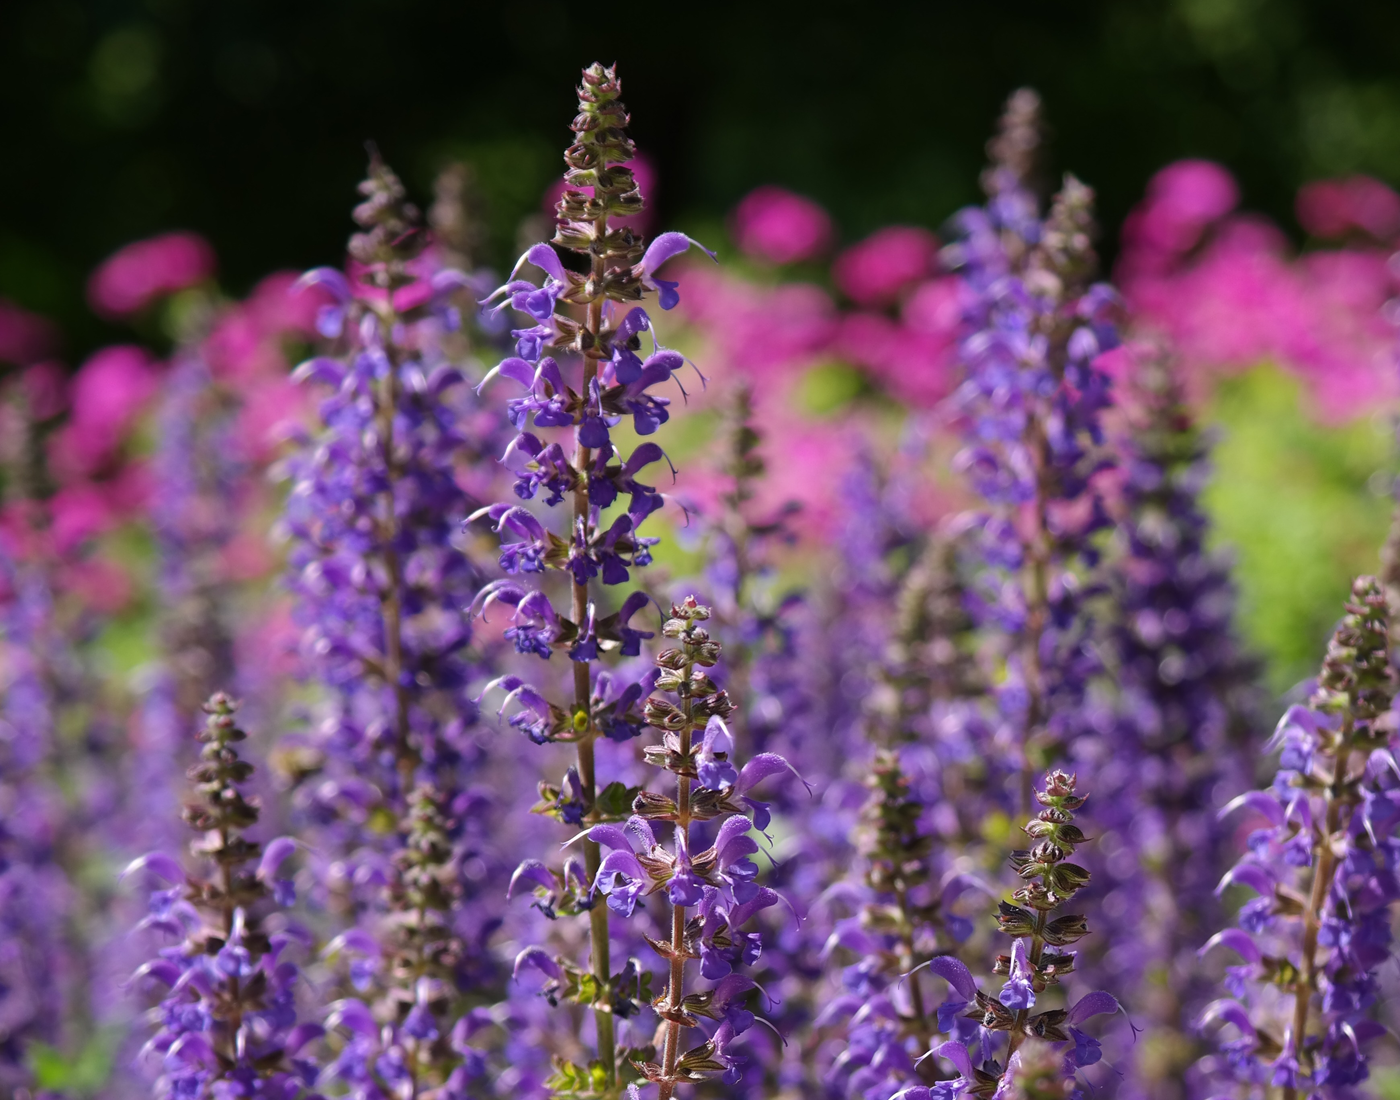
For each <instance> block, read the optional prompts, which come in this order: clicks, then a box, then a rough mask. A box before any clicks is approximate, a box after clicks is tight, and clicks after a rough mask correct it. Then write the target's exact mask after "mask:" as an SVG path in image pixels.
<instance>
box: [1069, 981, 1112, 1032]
mask: <svg viewBox="0 0 1400 1100" xmlns="http://www.w3.org/2000/svg"><path fill="white" fill-rule="evenodd" d="M1122 1011H1123V1006H1122V1005H1120V1004H1119V1003H1118V1001H1117V999H1116V998H1115V997H1114V996H1113V994H1111V993H1105V992H1104V991H1103V990H1102V989H1099V990H1095V991H1094V992H1093V993H1086V994H1084V996H1082V997H1080V998H1079V1000H1077V1001H1075V1002H1074V1007H1073V1008H1071V1009H1070V1010H1069V1015H1068V1016H1067V1017H1066V1019H1067V1020H1068V1021H1069V1022H1070V1023H1072V1024H1082V1023H1083V1022H1084V1021H1085V1020H1087V1019H1089V1018H1090V1017H1091V1016H1102V1015H1103V1014H1104V1013H1105V1012H1122Z"/></svg>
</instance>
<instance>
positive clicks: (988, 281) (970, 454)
mask: <svg viewBox="0 0 1400 1100" xmlns="http://www.w3.org/2000/svg"><path fill="white" fill-rule="evenodd" d="M1037 115H1038V101H1037V100H1035V97H1034V93H1029V92H1025V91H1023V92H1019V93H1017V95H1016V96H1014V97H1013V98H1012V100H1011V103H1010V105H1009V107H1008V112H1007V115H1006V117H1005V119H1004V120H1003V124H1002V133H1001V135H1000V136H999V138H998V139H997V140H996V141H995V142H993V144H992V151H993V153H994V157H995V163H994V165H993V167H992V168H991V169H990V170H989V172H988V173H987V175H986V177H985V179H984V183H985V185H986V186H987V189H988V202H987V205H986V206H985V207H981V208H974V209H970V210H965V211H963V212H962V213H961V214H960V215H959V224H960V228H961V230H962V234H963V236H962V239H961V240H960V241H959V242H958V243H957V244H956V245H954V246H951V248H950V251H949V258H950V260H951V261H952V262H953V263H954V264H955V265H956V266H957V268H958V269H959V271H960V273H961V276H962V279H963V282H964V285H965V286H966V289H967V294H968V298H969V305H968V309H967V315H966V318H965V324H966V330H967V335H966V336H965V338H964V339H963V341H962V343H961V359H962V363H963V367H964V370H965V379H964V381H963V382H962V384H961V385H960V387H959V389H958V392H957V395H956V401H957V404H958V406H959V408H960V409H961V411H962V414H963V416H964V417H965V420H966V425H967V429H966V430H967V446H966V448H965V449H964V450H963V451H962V452H961V453H960V454H959V456H958V459H957V465H958V466H959V468H960V469H962V470H963V471H964V472H965V473H966V475H967V477H968V479H969V481H970V482H971V484H972V487H973V488H974V489H975V490H976V491H977V493H979V494H980V495H981V496H982V497H983V498H984V499H985V500H986V501H987V503H988V504H989V505H990V506H991V510H990V511H989V512H988V513H986V514H984V515H982V516H980V517H978V520H977V525H978V529H979V530H978V534H979V543H980V545H979V546H978V552H979V554H980V557H981V564H982V566H983V568H982V570H981V572H980V574H979V575H978V576H977V578H976V579H975V583H974V584H973V586H972V589H971V593H970V595H971V597H972V606H973V610H974V612H975V614H976V616H977V618H978V620H979V622H980V623H981V624H982V625H983V626H985V627H988V628H991V629H994V630H996V631H997V632H999V633H1001V634H1002V635H1003V636H1004V639H1005V647H1004V648H1005V660H1006V670H1005V676H1004V679H1003V680H1002V682H1001V683H999V684H998V685H997V688H996V697H997V704H998V707H999V709H1000V712H1001V717H1002V725H1001V728H1000V730H999V731H998V733H997V736H996V750H995V751H996V754H997V755H998V756H1002V757H1005V758H1008V759H1010V760H1012V761H1014V762H1015V768H1016V770H1017V772H1018V773H1019V787H1020V791H1019V804H1020V805H1021V806H1022V808H1026V807H1028V806H1029V803H1030V795H1031V780H1032V778H1033V776H1034V774H1035V772H1036V771H1037V770H1038V769H1040V768H1043V767H1044V766H1045V765H1046V764H1047V763H1048V761H1049V760H1051V759H1054V758H1056V757H1058V756H1060V755H1062V754H1063V753H1064V752H1065V751H1066V750H1068V749H1070V748H1071V747H1072V745H1073V743H1074V741H1075V740H1076V738H1077V737H1079V736H1080V735H1081V734H1082V733H1083V732H1085V729H1084V726H1085V723H1084V718H1083V714H1084V712H1083V706H1082V703H1083V700H1084V693H1085V689H1086V685H1087V682H1088V679H1089V677H1091V676H1092V675H1093V674H1094V673H1095V672H1096V671H1097V670H1098V661H1097V659H1096V658H1095V656H1094V654H1093V651H1092V648H1091V647H1090V646H1088V645H1087V644H1086V640H1087V636H1088V630H1089V623H1088V619H1087V617H1086V615H1085V614H1084V603H1085V596H1086V593H1087V591H1089V590H1091V587H1092V586H1091V584H1089V583H1086V580H1087V579H1086V576H1085V572H1086V570H1088V569H1089V568H1091V567H1092V566H1094V565H1095V564H1096V562H1097V552H1096V550H1095V548H1094V546H1093V545H1092V543H1091V536H1092V535H1093V534H1094V533H1095V532H1096V531H1098V530H1101V529H1103V528H1104V527H1106V526H1107V525H1108V522H1109V520H1108V515H1107V513H1106V511H1105V510H1104V507H1103V502H1102V499H1101V495H1100V493H1099V491H1098V490H1097V488H1096V485H1095V480H1094V475H1095V474H1097V473H1099V472H1100V471H1101V470H1103V469H1104V468H1105V467H1106V466H1107V465H1108V464H1109V459H1108V457H1107V454H1106V451H1105V449H1104V447H1103V446H1102V444H1103V433H1102V429H1101V426H1100V415H1101V413H1102V411H1103V410H1104V409H1105V408H1106V407H1107V405H1108V404H1109V383H1108V378H1107V376H1106V375H1105V374H1104V373H1103V371H1102V370H1101V369H1099V367H1098V366H1096V365H1095V359H1096V358H1097V357H1098V356H1099V355H1100V353H1102V352H1104V351H1106V350H1108V349H1110V348H1112V347H1113V346H1114V345H1115V344H1116V343H1117V335H1116V332H1115V329H1114V326H1113V323H1112V317H1111V315H1112V309H1113V306H1114V303H1115V295H1114V293H1113V291H1112V290H1111V288H1109V287H1108V286H1106V285H1102V284H1100V285H1092V286H1091V285H1089V284H1088V279H1089V277H1090V276H1091V274H1092V271H1093V265H1094V254H1093V250H1092V246H1091V234H1092V231H1093V223H1092V213H1091V207H1092V201H1093V193H1092V192H1091V191H1090V190H1089V189H1088V188H1087V187H1085V186H1084V185H1083V184H1081V183H1080V182H1079V181H1078V180H1076V179H1074V177H1072V176H1068V177H1066V179H1065V184H1064V187H1063V189H1062V190H1061V191H1060V192H1059V194H1058V195H1057V196H1056V197H1055V200H1054V203H1053V205H1052V208H1051V210H1050V213H1049V215H1048V217H1047V218H1046V219H1045V220H1044V221H1042V220H1041V218H1040V215H1039V212H1038V208H1037V203H1036V200H1035V198H1034V196H1033V194H1032V192H1031V191H1030V189H1029V184H1028V180H1027V175H1028V172H1029V156H1028V151H1030V150H1033V149H1034V147H1035V146H1036V144H1038V141H1039V136H1038V118H1037Z"/></svg>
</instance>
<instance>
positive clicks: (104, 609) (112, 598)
mask: <svg viewBox="0 0 1400 1100" xmlns="http://www.w3.org/2000/svg"><path fill="white" fill-rule="evenodd" d="M56 580H57V583H58V585H59V586H61V587H62V589H63V591H65V592H71V593H73V594H74V595H76V596H77V598H78V600H79V602H80V603H82V604H83V605H84V606H86V607H89V608H91V609H92V610H93V611H96V612H98V613H99V614H102V615H114V614H116V613H117V612H118V611H121V610H122V608H124V607H126V605H127V604H128V603H130V602H131V595H132V583H131V575H130V574H129V573H128V572H127V571H126V570H125V569H124V568H122V566H120V565H119V564H117V563H116V562H114V561H111V560H109V559H107V558H84V559H82V560H80V561H72V562H68V563H66V564H65V565H63V566H62V567H61V568H60V569H59V570H58V572H57V577H56Z"/></svg>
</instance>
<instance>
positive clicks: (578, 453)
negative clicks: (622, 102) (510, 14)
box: [570, 215, 617, 1088]
mask: <svg viewBox="0 0 1400 1100" xmlns="http://www.w3.org/2000/svg"><path fill="white" fill-rule="evenodd" d="M607 226H608V220H607V217H606V215H605V216H603V217H601V218H599V219H598V221H597V223H596V224H595V226H594V233H595V234H596V236H597V239H602V238H603V237H604V236H606V235H607ZM592 274H593V281H594V283H595V284H597V283H601V282H602V278H603V275H604V262H603V257H602V256H601V255H597V254H595V255H594V256H593V272H592ZM587 328H588V332H589V333H591V334H592V336H593V346H592V347H591V348H589V349H588V354H587V356H586V357H585V359H584V361H583V394H584V399H585V400H587V399H588V395H589V393H590V391H591V389H592V386H593V383H594V381H595V380H596V379H597V377H598V360H597V358H595V356H596V355H598V354H601V351H600V346H601V341H600V340H599V334H600V333H601V332H602V329H603V302H602V299H601V298H600V299H597V300H595V301H593V302H590V303H589V305H588V320H587ZM592 462H593V452H592V450H591V449H590V448H588V447H584V446H582V445H578V446H577V447H576V448H575V451H574V470H575V471H576V478H577V479H576V482H575V485H574V490H573V530H572V531H571V532H570V537H571V538H573V537H578V538H582V539H583V542H584V545H585V546H587V544H588V537H589V534H590V532H589V529H588V512H589V509H588V468H589V466H590V465H591V464H592ZM572 595H573V600H572V604H571V611H572V614H573V620H574V622H575V623H577V624H578V628H579V630H582V629H583V628H584V624H585V623H586V622H587V621H588V585H587V584H579V583H578V582H577V581H575V582H574V584H573V593H572ZM573 671H574V713H575V715H583V716H584V718H585V719H586V720H587V722H588V727H587V729H586V730H585V731H584V732H583V734H582V736H581V737H580V739H579V741H578V746H577V752H578V774H579V785H580V786H581V787H582V796H581V797H582V799H583V812H584V816H585V818H588V817H590V816H591V815H592V813H593V806H594V803H595V802H596V800H597V797H598V776H597V767H596V764H595V760H594V753H593V741H594V737H595V736H596V731H595V730H594V729H593V720H592V717H591V715H590V713H589V698H590V696H591V694H592V684H591V682H590V678H589V674H588V673H589V662H587V661H575V662H574V669H573ZM583 860H584V866H585V869H586V870H587V872H588V879H589V881H590V882H592V881H594V880H596V878H597V875H598V867H599V866H600V865H601V863H602V852H601V851H600V849H599V847H598V844H597V842H596V841H592V840H587V839H585V840H584V842H583ZM588 931H589V941H590V944H589V947H590V965H591V967H592V971H593V978H594V980H595V981H596V982H597V985H598V989H599V991H600V992H599V996H600V997H601V998H602V1000H601V1001H600V1002H598V1003H595V1004H594V1006H593V1020H594V1027H595V1029H596V1031H597V1037H598V1061H600V1062H601V1063H602V1064H603V1072H604V1073H605V1074H606V1078H607V1084H608V1087H609V1088H611V1087H612V1086H613V1085H614V1084H615V1083H616V1079H617V1053H616V1049H615V1039H614V1035H613V1018H612V1003H611V998H610V993H609V990H608V982H609V979H610V977H611V974H612V959H611V945H610V943H609V940H608V910H607V907H606V906H603V905H595V906H594V907H593V908H592V909H591V910H590V911H589V914H588Z"/></svg>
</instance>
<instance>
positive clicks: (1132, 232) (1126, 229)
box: [1123, 160, 1239, 260]
mask: <svg viewBox="0 0 1400 1100" xmlns="http://www.w3.org/2000/svg"><path fill="white" fill-rule="evenodd" d="M1237 202H1239V188H1237V187H1236V186H1235V181H1234V178H1233V177H1232V176H1231V175H1230V173H1229V172H1227V171H1225V169H1224V168H1222V167H1220V165H1218V164H1213V163H1211V162H1210V161H1208V160H1180V161H1177V162H1176V163H1175V164H1169V165H1167V167H1165V168H1163V169H1162V170H1161V171H1160V172H1158V173H1157V174H1156V175H1155V176H1153V177H1152V179H1151V181H1150V182H1149V183H1148V185H1147V197H1146V198H1145V199H1144V200H1143V201H1142V202H1141V203H1140V204H1139V205H1138V207H1137V208H1136V209H1135V210H1134V211H1133V212H1132V213H1131V214H1130V215H1129V216H1128V219H1127V221H1125V222H1124V223H1123V243H1124V250H1125V252H1130V253H1135V254H1136V255H1137V256H1138V258H1139V259H1144V260H1145V259H1156V258H1157V257H1159V256H1176V255H1180V254H1182V253H1185V252H1189V251H1190V250H1191V249H1192V248H1194V247H1195V245H1196V243H1197V242H1198V241H1199V240H1200V239H1201V234H1202V233H1203V232H1204V231H1205V229H1206V227H1207V226H1209V225H1211V224H1212V223H1213V222H1216V221H1218V220H1219V219H1221V218H1223V217H1224V216H1225V215H1226V214H1228V213H1229V212H1230V211H1231V210H1233V209H1234V208H1235V204H1236V203H1237Z"/></svg>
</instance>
